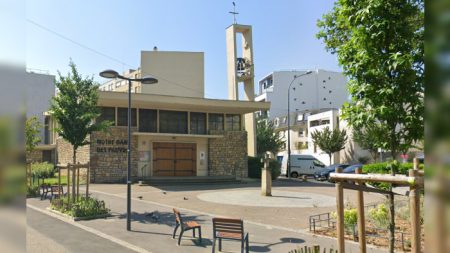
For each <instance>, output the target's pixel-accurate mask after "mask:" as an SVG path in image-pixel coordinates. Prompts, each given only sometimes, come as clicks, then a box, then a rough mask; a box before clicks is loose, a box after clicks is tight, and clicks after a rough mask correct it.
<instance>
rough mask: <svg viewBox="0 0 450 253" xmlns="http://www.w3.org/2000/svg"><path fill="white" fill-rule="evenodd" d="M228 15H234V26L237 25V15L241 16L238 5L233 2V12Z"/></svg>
mask: <svg viewBox="0 0 450 253" xmlns="http://www.w3.org/2000/svg"><path fill="white" fill-rule="evenodd" d="M228 13H230V14H233V20H234V24H237V23H236V15H237V14H239V12H236V3H235V2H233V11H229V12H228Z"/></svg>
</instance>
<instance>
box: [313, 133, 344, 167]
mask: <svg viewBox="0 0 450 253" xmlns="http://www.w3.org/2000/svg"><path fill="white" fill-rule="evenodd" d="M311 138H312V140H313V143H314V144H315V145H317V146H319V148H320V149H321V150H322V151H323V152H325V153H327V154H328V156H329V157H330V165H331V164H332V162H331V155H333V153H335V152H338V151H340V150H342V149H344V147H345V143H346V142H347V132H346V131H345V129H342V130H339V129H337V128H335V129H333V131H331V130H330V128H329V127H325V128H324V129H323V130H322V131H319V130H315V131H314V132H312V133H311Z"/></svg>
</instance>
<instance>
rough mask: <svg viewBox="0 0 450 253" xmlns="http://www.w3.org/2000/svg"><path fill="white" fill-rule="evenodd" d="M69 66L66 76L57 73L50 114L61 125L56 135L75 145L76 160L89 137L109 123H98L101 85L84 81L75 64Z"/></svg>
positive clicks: (87, 142) (91, 81)
mask: <svg viewBox="0 0 450 253" xmlns="http://www.w3.org/2000/svg"><path fill="white" fill-rule="evenodd" d="M69 66H70V73H68V74H67V76H62V75H61V73H59V72H58V75H59V80H57V81H56V87H57V89H58V93H57V95H56V96H55V97H54V98H53V99H52V103H51V106H50V110H51V114H52V116H53V117H54V119H55V120H56V122H58V127H57V128H56V132H57V133H58V134H59V135H60V136H61V137H63V138H64V139H65V140H67V141H68V142H69V143H70V144H72V145H73V148H74V159H75V152H76V150H77V148H78V147H81V146H84V145H87V144H89V141H88V139H87V137H88V135H89V134H90V133H92V132H94V131H101V130H104V129H106V127H107V126H108V124H109V122H95V119H96V118H97V117H98V116H100V109H99V108H98V107H97V101H98V85H97V84H96V83H95V82H94V79H93V78H92V77H90V78H89V77H85V78H83V77H82V76H81V74H79V73H78V71H77V69H76V66H75V64H74V63H73V62H72V61H70V63H69ZM74 162H75V160H74Z"/></svg>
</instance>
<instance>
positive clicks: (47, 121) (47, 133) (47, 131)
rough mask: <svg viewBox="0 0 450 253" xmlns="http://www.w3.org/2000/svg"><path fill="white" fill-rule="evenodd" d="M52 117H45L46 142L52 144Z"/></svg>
mask: <svg viewBox="0 0 450 253" xmlns="http://www.w3.org/2000/svg"><path fill="white" fill-rule="evenodd" d="M50 132H51V131H50V117H49V116H45V118H44V144H50Z"/></svg>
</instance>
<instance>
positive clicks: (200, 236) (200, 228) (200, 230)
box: [198, 227, 202, 243]
mask: <svg viewBox="0 0 450 253" xmlns="http://www.w3.org/2000/svg"><path fill="white" fill-rule="evenodd" d="M198 238H199V239H200V243H201V242H202V227H199V228H198Z"/></svg>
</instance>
